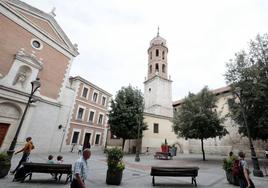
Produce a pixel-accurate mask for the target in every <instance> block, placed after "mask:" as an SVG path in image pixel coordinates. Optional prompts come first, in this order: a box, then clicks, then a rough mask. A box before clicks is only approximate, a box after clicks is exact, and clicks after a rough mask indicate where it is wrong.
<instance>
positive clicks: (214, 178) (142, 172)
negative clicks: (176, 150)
mask: <svg viewBox="0 0 268 188" xmlns="http://www.w3.org/2000/svg"><path fill="white" fill-rule="evenodd" d="M59 154H60V155H62V156H63V157H64V162H65V163H73V162H74V161H75V160H76V159H77V158H78V155H77V153H70V152H66V153H52V155H54V157H55V158H56V156H57V155H59ZM47 155H48V154H35V153H32V154H31V161H33V162H46V160H47ZM20 157H21V155H19V154H18V155H15V156H14V157H13V160H12V168H14V166H15V165H17V163H18V161H19V159H20ZM223 157H224V156H215V155H206V159H207V161H205V162H204V161H202V155H197V154H188V155H186V154H178V155H177V156H175V157H174V158H173V160H157V159H154V158H153V155H152V154H150V155H145V154H141V155H140V159H141V160H140V162H135V160H134V159H135V155H125V156H124V161H125V163H126V169H125V170H124V172H123V179H122V183H121V185H120V187H124V188H125V187H127V188H136V187H137V188H142V187H153V186H152V177H151V176H150V167H151V166H152V165H161V166H163V165H166V166H199V168H200V169H199V174H198V177H197V185H198V187H211V188H235V187H237V186H233V185H231V184H229V183H228V182H227V180H226V178H225V172H224V170H223V169H222V159H223ZM260 164H261V168H262V170H263V171H264V166H266V167H267V166H268V161H267V159H261V160H260ZM88 165H89V167H90V172H89V179H88V180H86V184H87V187H89V188H97V187H98V188H99V187H100V188H101V187H110V188H113V187H119V186H111V185H106V183H105V179H106V170H107V165H106V158H105V155H104V154H103V152H102V151H101V150H92V157H91V158H90V160H88ZM250 168H251V170H252V165H250ZM267 168H268V167H267ZM264 173H265V172H264ZM267 173H268V169H267ZM265 175H266V174H265ZM65 177H66V176H65V175H63V177H62V181H61V182H60V183H56V182H55V181H54V180H52V178H51V176H50V174H37V173H35V174H33V177H32V180H31V181H30V182H29V181H28V179H27V180H26V181H25V182H24V183H20V182H12V178H13V176H12V175H10V174H9V175H8V176H6V177H5V178H2V179H0V188H46V187H52V188H56V187H57V188H67V187H70V183H68V184H64V180H65ZM251 177H252V174H251ZM252 179H253V181H254V183H255V185H256V188H268V176H265V177H263V178H259V177H252ZM155 181H156V186H155V187H158V188H163V187H171V188H172V187H180V188H189V187H194V186H193V185H192V184H191V178H190V177H155ZM237 188H238V187H237Z"/></svg>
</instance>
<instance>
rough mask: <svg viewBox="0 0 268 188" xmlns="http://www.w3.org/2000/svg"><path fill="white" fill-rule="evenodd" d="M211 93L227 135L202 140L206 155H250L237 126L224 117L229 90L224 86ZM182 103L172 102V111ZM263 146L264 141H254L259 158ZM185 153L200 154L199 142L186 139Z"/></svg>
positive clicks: (247, 145) (179, 101) (245, 139)
mask: <svg viewBox="0 0 268 188" xmlns="http://www.w3.org/2000/svg"><path fill="white" fill-rule="evenodd" d="M212 92H213V93H214V94H215V95H216V97H217V102H216V105H217V108H216V111H217V113H218V114H219V116H220V117H225V121H224V123H223V125H224V126H225V128H226V129H227V131H228V132H229V134H227V135H226V136H224V137H222V138H219V137H216V138H210V139H206V140H204V147H205V151H206V153H211V154H228V153H229V152H230V151H234V152H235V153H237V152H238V151H239V150H244V151H247V152H248V153H250V148H249V141H248V138H247V137H242V135H241V134H239V133H238V125H236V124H235V122H234V121H233V120H232V119H231V118H230V117H228V116H226V115H227V114H228V113H229V106H228V99H230V98H232V97H233V94H232V92H231V88H230V87H229V86H225V87H221V88H218V89H215V90H212ZM183 101H184V100H183V99H182V100H178V101H175V102H173V108H174V111H177V110H179V108H180V106H181V104H182V103H183ZM265 145H266V147H267V143H266V142H264V141H261V140H255V141H254V146H255V150H256V153H257V154H258V155H259V156H263V149H264V148H265ZM181 149H182V152H184V150H185V148H181ZM187 152H190V153H201V147H200V140H198V139H188V147H187Z"/></svg>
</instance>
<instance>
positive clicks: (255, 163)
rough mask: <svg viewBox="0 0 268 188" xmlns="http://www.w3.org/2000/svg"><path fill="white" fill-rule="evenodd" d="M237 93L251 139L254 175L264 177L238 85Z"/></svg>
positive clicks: (249, 138)
mask: <svg viewBox="0 0 268 188" xmlns="http://www.w3.org/2000/svg"><path fill="white" fill-rule="evenodd" d="M234 93H235V94H236V96H237V97H238V99H239V102H240V103H239V104H240V109H241V112H242V117H243V121H244V125H245V127H246V130H247V135H248V140H249V145H250V151H251V159H252V163H253V175H254V176H258V177H263V173H262V171H261V170H260V166H259V161H258V158H257V156H256V152H255V149H254V146H253V143H252V138H251V133H250V129H249V126H248V122H247V117H246V112H245V106H244V101H243V99H242V97H241V95H242V89H241V88H239V87H237V88H236V91H235V92H234Z"/></svg>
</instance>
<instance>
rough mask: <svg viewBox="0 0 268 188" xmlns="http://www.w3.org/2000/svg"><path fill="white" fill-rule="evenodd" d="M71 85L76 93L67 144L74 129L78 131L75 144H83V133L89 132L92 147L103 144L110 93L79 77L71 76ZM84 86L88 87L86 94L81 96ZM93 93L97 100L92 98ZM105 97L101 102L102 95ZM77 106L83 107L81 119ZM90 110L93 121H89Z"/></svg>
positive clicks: (71, 137) (70, 141)
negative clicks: (100, 120) (92, 113)
mask: <svg viewBox="0 0 268 188" xmlns="http://www.w3.org/2000/svg"><path fill="white" fill-rule="evenodd" d="M71 80H72V81H71V82H72V86H73V88H74V89H75V91H76V93H77V95H76V97H75V104H74V106H73V112H72V116H71V122H70V128H69V130H68V135H67V139H66V144H67V145H72V144H73V143H72V139H73V135H74V131H76V132H79V138H78V140H77V143H75V144H76V145H78V144H82V145H84V141H85V134H86V133H91V136H90V140H89V142H90V145H91V146H92V147H95V146H96V147H98V146H101V147H103V146H105V143H106V137H107V136H106V131H107V130H106V129H107V112H108V103H109V99H110V97H111V95H110V94H109V93H107V92H106V91H104V90H103V89H101V88H99V87H97V86H95V85H94V84H92V83H90V82H88V81H86V80H84V79H83V78H81V77H75V78H71ZM84 88H86V89H88V92H87V95H86V96H83V90H84ZM94 93H97V94H98V98H97V101H96V102H95V101H94V100H93V95H94ZM103 96H104V97H106V100H105V101H106V102H105V104H104V105H103V104H102V97H103ZM79 108H83V109H84V112H83V116H82V119H78V111H79ZM90 111H93V112H94V119H93V121H92V122H91V121H89V116H90ZM100 114H102V116H103V118H102V123H99V122H98V121H99V116H100ZM97 135H99V144H96V137H97Z"/></svg>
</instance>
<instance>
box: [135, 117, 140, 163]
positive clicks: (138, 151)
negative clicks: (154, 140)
mask: <svg viewBox="0 0 268 188" xmlns="http://www.w3.org/2000/svg"><path fill="white" fill-rule="evenodd" d="M139 139H140V120H139V118H138V138H137V143H138V142H139ZM135 161H136V162H140V149H139V144H137V148H136V157H135Z"/></svg>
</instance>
